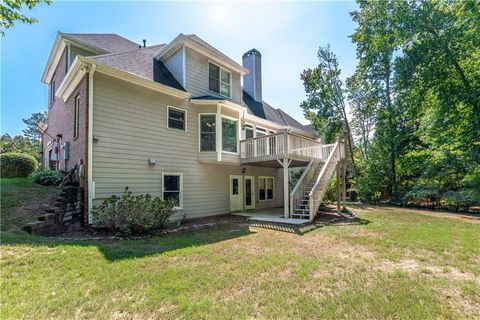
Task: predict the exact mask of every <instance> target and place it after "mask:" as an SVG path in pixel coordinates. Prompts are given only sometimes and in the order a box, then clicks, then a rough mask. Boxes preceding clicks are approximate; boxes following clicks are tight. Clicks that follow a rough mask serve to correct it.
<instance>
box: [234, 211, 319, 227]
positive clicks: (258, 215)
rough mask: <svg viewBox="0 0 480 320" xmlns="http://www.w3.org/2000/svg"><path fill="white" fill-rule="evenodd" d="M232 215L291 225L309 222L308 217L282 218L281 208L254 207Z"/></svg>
mask: <svg viewBox="0 0 480 320" xmlns="http://www.w3.org/2000/svg"><path fill="white" fill-rule="evenodd" d="M232 215H237V216H243V217H248V219H247V220H252V221H263V222H274V223H284V224H293V225H301V224H305V223H309V222H310V220H308V219H296V218H284V217H283V208H271V209H256V210H248V211H244V212H232Z"/></svg>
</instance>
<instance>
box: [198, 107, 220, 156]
mask: <svg viewBox="0 0 480 320" xmlns="http://www.w3.org/2000/svg"><path fill="white" fill-rule="evenodd" d="M215 125H216V124H215V115H214V114H201V115H200V151H216V147H215V146H216V133H215Z"/></svg>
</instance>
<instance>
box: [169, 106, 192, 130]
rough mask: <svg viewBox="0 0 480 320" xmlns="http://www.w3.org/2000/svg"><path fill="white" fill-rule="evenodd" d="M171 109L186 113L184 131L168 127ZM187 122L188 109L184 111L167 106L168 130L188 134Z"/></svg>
mask: <svg viewBox="0 0 480 320" xmlns="http://www.w3.org/2000/svg"><path fill="white" fill-rule="evenodd" d="M170 109H174V110H177V111H181V112H184V113H185V121H184V129H183V130H182V129H177V128H171V127H169V126H168V119H169V117H170ZM187 120H188V115H187V110H186V109H182V108H178V107H173V106H167V129H170V130H175V131H178V132H187V123H188V122H187Z"/></svg>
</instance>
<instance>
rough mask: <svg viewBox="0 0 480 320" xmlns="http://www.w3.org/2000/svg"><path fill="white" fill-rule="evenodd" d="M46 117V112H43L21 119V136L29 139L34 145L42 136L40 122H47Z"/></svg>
mask: <svg viewBox="0 0 480 320" xmlns="http://www.w3.org/2000/svg"><path fill="white" fill-rule="evenodd" d="M47 117H48V114H47V112H46V111H44V112H35V113H33V114H32V115H31V116H30V118H28V119H22V121H23V123H24V124H25V129H23V130H22V132H23V135H24V136H25V137H27V138H29V139H31V140H32V141H33V142H34V143H36V142H38V141H39V140H40V137H41V136H42V133H41V131H40V124H41V123H42V122H43V123H44V122H47Z"/></svg>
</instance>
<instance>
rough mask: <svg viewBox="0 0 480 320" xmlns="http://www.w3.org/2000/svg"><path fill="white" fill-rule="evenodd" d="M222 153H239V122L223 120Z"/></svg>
mask: <svg viewBox="0 0 480 320" xmlns="http://www.w3.org/2000/svg"><path fill="white" fill-rule="evenodd" d="M222 151H226V152H234V153H237V120H231V119H227V118H222Z"/></svg>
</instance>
